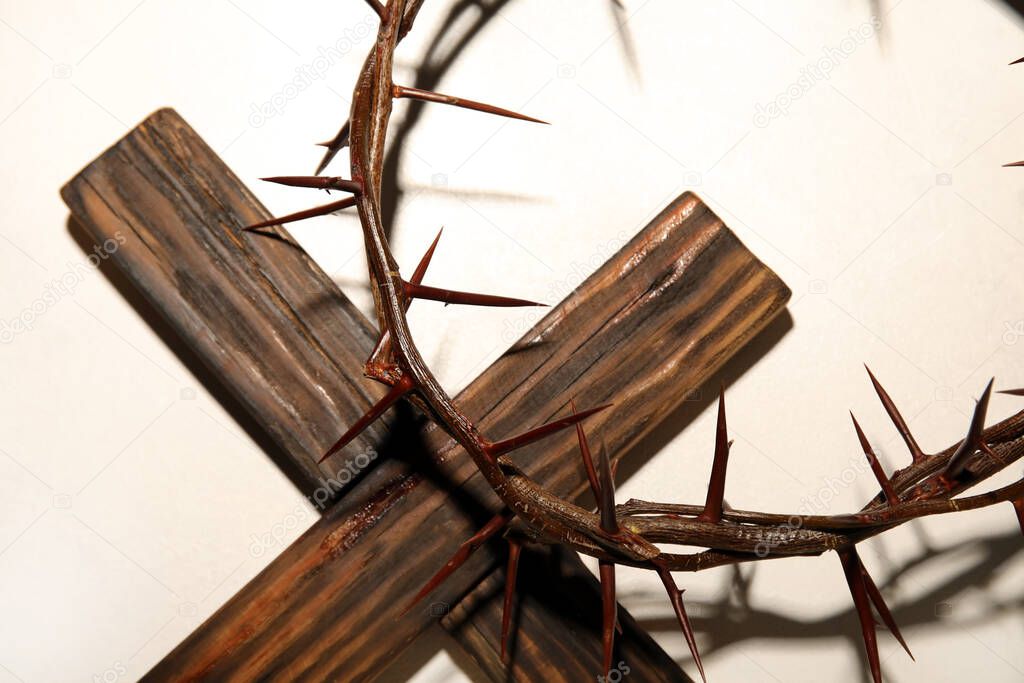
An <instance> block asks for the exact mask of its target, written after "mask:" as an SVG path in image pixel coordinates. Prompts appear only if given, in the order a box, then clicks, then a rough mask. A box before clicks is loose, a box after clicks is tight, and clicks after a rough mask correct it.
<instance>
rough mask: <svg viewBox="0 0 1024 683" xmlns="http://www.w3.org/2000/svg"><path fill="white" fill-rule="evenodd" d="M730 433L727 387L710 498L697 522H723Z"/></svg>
mask: <svg viewBox="0 0 1024 683" xmlns="http://www.w3.org/2000/svg"><path fill="white" fill-rule="evenodd" d="M730 446H731V443H730V442H729V433H728V430H727V429H726V424H725V385H722V388H721V392H720V393H719V395H718V427H717V429H716V431H715V460H714V463H713V464H712V465H711V478H710V480H709V481H708V497H707V500H706V501H705V502H704V511H703V512H701V513H700V514H699V515H697V521H700V522H710V523H712V524H718V523H719V522H721V521H722V500H723V498H724V497H725V471H726V468H727V467H728V464H729V448H730Z"/></svg>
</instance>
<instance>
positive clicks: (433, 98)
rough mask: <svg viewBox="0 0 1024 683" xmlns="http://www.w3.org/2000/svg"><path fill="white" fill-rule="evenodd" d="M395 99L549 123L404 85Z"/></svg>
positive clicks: (489, 105)
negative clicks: (404, 98) (403, 98)
mask: <svg viewBox="0 0 1024 683" xmlns="http://www.w3.org/2000/svg"><path fill="white" fill-rule="evenodd" d="M394 95H395V97H408V98H411V99H416V100H423V101H424V102H437V103H439V104H450V105H452V106H455V107H462V108H463V109H472V110H474V111H482V112H484V113H486V114H497V115H498V116H506V117H508V118H510V119H519V120H521V121H531V122H533V123H543V124H547V123H548V122H547V121H541V120H540V119H535V118H533V117H532V116H526V115H525V114H519V113H517V112H514V111H511V110H509V109H502V108H501V107H495V106H494V105H491V104H484V103H483V102H476V101H474V100H467V99H464V98H462V97H452V96H451V95H442V94H441V93H436V92H432V91H430V90H420V89H419V88H410V87H407V86H404V85H396V86H395V89H394Z"/></svg>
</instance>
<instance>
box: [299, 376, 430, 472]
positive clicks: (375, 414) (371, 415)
mask: <svg viewBox="0 0 1024 683" xmlns="http://www.w3.org/2000/svg"><path fill="white" fill-rule="evenodd" d="M410 391H412V380H411V379H410V378H409V376H408V375H405V376H403V377H402V379H400V380H399V381H398V383H397V384H395V386H393V387H391V389H389V390H388V393H386V394H384V396H383V397H382V398H381V399H380V400H379V401H377V402H376V403H374V404H373V405H372V406H370V409H369V410H368V411H366V414H365V415H363V416H362V417H361V418H359V419H358V420H356V421H355V423H354V424H353V425H352V426H351V427H349V428H348V430H347V431H346V432H345V433H344V434H342V435H341V437H340V438H339V439H338V440H337V441H336V442H335V443H334V445H333V446H331V447H330V449H328V451H327V452H326V453H325V454H324V456H323V457H322V458H320V460H318V461H317V464H319V463H322V462H323V461H324V460H326V459H327V458H329V457H331V456H332V455H334V454H335V453H337V452H338V451H340V450H341V449H342V448H344V447H345V446H347V445H348V443H349V442H350V441H352V439H354V438H356V437H357V436H358V435H359V433H360V432H361V431H363V430H364V429H366V428H367V427H368V426H369V425H370V424H371V423H372V422H374V421H375V420H376V419H377V418H379V417H380V416H381V415H383V414H384V411H386V410H387V409H388V408H390V407H391V406H393V405H394V404H395V403H396V402H397V401H398V400H399V399H400V398H402V397H403V396H405V395H406V394H408V393H409V392H410Z"/></svg>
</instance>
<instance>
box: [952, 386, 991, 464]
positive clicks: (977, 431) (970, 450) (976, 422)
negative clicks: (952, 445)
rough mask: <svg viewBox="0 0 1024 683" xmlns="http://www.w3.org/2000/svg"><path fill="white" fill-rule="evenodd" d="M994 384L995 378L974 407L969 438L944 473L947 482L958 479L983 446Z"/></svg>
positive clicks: (968, 432)
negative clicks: (983, 436)
mask: <svg viewBox="0 0 1024 683" xmlns="http://www.w3.org/2000/svg"><path fill="white" fill-rule="evenodd" d="M994 382H995V378H994V377H993V378H992V379H990V380H989V381H988V384H987V385H986V386H985V391H983V392H982V394H981V398H979V399H978V403H977V404H976V405H975V406H974V414H973V415H971V424H970V426H969V427H968V428H967V436H966V437H964V440H963V443H961V444H960V447H959V448H957V449H956V452H955V453H953V456H952V457H951V458H950V459H949V463H948V464H947V465H946V469H944V470H943V471H942V476H943V477H944V478H945V479H946V480H947V481H952V480H953V479H956V478H957V476H959V475H960V472H962V471H963V469H964V465H966V464H967V459H968V458H970V457H971V456H972V455H974V452H975V451H976V450H978V449H979V448H981V447H982V445H983V442H982V440H981V432H982V431H983V430H984V429H985V413H986V412H987V411H988V400H989V397H991V396H992V384H993V383H994Z"/></svg>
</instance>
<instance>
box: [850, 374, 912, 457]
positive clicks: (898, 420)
mask: <svg viewBox="0 0 1024 683" xmlns="http://www.w3.org/2000/svg"><path fill="white" fill-rule="evenodd" d="M864 369H865V370H867V371H868V377H870V378H871V384H872V386H874V387H875V393H876V394H878V399H879V400H880V401H881V402H882V407H883V408H885V412H886V413H888V414H889V419H890V420H892V423H893V424H894V425H896V431H898V432H899V433H900V436H901V437H903V443H905V444H907V449H909V450H910V457H911V458H913V460H914V462H917V461H919V460H923V459H924V458H926V457H927V456H926V455H925V452H924V451H923V450H921V447H920V446H918V445H917V440H916V439H915V438H914V435H913V434H911V433H910V427H908V426H907V422H906V420H904V419H903V416H902V415H900V411H899V410H897V409H896V404H895V403H893V401H892V398H890V397H889V392H887V391H886V390H885V388H884V387H883V386H882V384H881V382H879V381H878V379H877V378H875V375H874V373H872V372H871V368H869V367H868V366H867V365H865V366H864Z"/></svg>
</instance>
